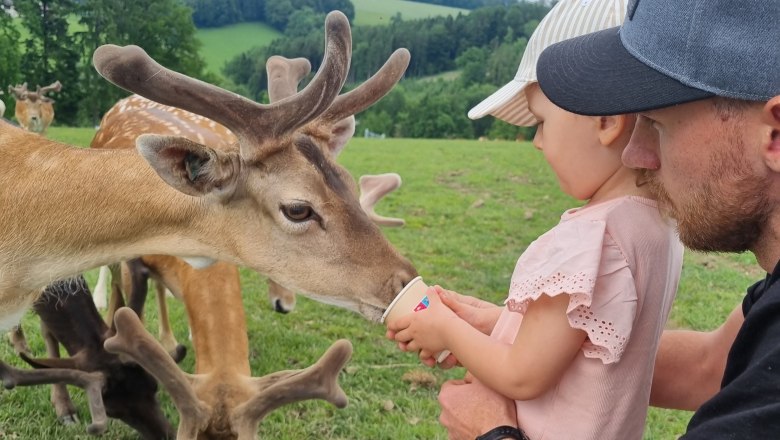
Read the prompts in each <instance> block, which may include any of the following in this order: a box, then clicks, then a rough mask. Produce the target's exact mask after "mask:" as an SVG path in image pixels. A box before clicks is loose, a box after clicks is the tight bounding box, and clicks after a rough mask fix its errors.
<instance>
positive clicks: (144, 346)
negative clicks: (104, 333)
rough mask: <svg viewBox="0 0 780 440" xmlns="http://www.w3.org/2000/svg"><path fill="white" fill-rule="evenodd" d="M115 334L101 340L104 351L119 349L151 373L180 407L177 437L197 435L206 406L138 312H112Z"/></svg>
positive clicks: (116, 350) (127, 310)
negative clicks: (144, 324) (151, 333)
mask: <svg viewBox="0 0 780 440" xmlns="http://www.w3.org/2000/svg"><path fill="white" fill-rule="evenodd" d="M114 325H115V326H116V335H114V336H112V337H111V338H109V339H107V340H106V342H105V343H104V344H103V345H104V347H105V349H106V351H108V352H111V353H122V354H125V355H128V356H130V357H132V358H133V360H135V361H136V362H137V363H138V364H139V365H141V366H142V367H143V368H144V369H145V370H146V371H148V372H149V373H150V374H151V375H152V376H154V377H155V378H156V379H157V380H158V381H159V382H160V383H161V384H162V386H163V387H165V389H166V390H167V391H168V393H169V394H170V396H171V400H173V404H174V405H175V406H176V409H177V410H178V411H179V415H180V419H179V429H178V433H177V435H176V438H178V439H180V440H184V439H194V438H197V435H198V432H201V431H202V430H203V429H204V428H205V426H206V424H207V423H208V413H209V410H208V408H207V407H206V405H205V404H204V403H203V402H202V401H201V400H200V399H198V397H197V395H196V394H195V390H194V389H193V388H192V384H191V383H192V379H191V377H190V375H188V374H186V373H184V372H183V371H181V369H179V367H178V366H177V365H176V363H175V362H174V361H173V359H171V356H170V355H169V354H168V353H167V352H166V351H165V349H164V348H163V347H162V346H161V345H160V343H159V342H157V340H155V339H154V338H153V337H152V335H150V334H149V332H147V331H146V329H145V328H144V326H143V324H142V323H141V320H140V319H138V315H136V314H135V312H134V311H133V310H132V309H130V308H129V307H122V308H120V309H119V310H117V311H116V313H115V314H114Z"/></svg>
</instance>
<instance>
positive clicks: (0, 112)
mask: <svg viewBox="0 0 780 440" xmlns="http://www.w3.org/2000/svg"><path fill="white" fill-rule="evenodd" d="M2 94H3V91H2V90H0V95H2ZM4 114H5V103H4V102H3V100H2V99H0V118H2V117H3V115H4Z"/></svg>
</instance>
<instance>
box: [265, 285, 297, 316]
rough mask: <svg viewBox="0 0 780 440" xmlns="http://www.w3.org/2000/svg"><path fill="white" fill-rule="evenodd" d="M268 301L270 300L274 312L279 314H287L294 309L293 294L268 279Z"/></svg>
mask: <svg viewBox="0 0 780 440" xmlns="http://www.w3.org/2000/svg"><path fill="white" fill-rule="evenodd" d="M268 299H270V300H271V305H272V306H273V308H274V310H276V311H277V312H279V313H289V312H292V311H293V309H295V292H293V291H292V290H288V289H286V288H284V287H282V286H281V285H279V284H277V283H276V282H275V281H274V280H272V279H270V278H269V279H268Z"/></svg>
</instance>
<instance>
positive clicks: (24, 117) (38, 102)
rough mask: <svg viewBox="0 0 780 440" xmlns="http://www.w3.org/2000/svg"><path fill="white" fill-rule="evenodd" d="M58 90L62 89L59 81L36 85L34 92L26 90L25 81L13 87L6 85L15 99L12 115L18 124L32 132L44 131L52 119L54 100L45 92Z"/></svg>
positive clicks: (42, 132)
mask: <svg viewBox="0 0 780 440" xmlns="http://www.w3.org/2000/svg"><path fill="white" fill-rule="evenodd" d="M60 90H62V84H61V83H60V82H59V81H55V82H53V83H51V84H49V85H48V86H46V87H41V86H37V87H36V89H35V92H31V91H29V90H27V83H23V84H20V85H17V86H15V87H11V86H8V91H9V92H10V93H12V94H13V95H14V98H15V99H16V107H15V108H14V116H15V117H16V121H17V122H18V123H19V125H20V126H21V127H22V128H23V129H25V130H27V131H31V132H33V133H38V134H44V133H46V129H47V128H49V125H50V124H51V122H52V121H53V120H54V105H53V104H54V100H53V99H51V98H50V97H48V96H46V94H47V93H50V92H59V91H60ZM0 116H1V115H0Z"/></svg>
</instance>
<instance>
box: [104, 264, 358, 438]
mask: <svg viewBox="0 0 780 440" xmlns="http://www.w3.org/2000/svg"><path fill="white" fill-rule="evenodd" d="M128 263H129V266H130V267H131V269H130V272H131V273H132V276H131V277H130V278H131V279H132V282H131V283H130V287H129V288H130V291H131V293H130V298H131V304H143V302H144V301H145V297H146V295H147V285H148V284H147V279H146V278H145V277H148V276H149V274H151V273H157V274H164V282H165V283H166V284H167V285H170V286H176V289H177V290H179V291H180V292H181V296H182V301H183V302H184V305H185V308H186V311H187V316H188V319H189V322H190V326H191V329H192V346H193V349H194V351H195V371H194V373H193V374H187V373H185V372H184V371H182V370H181V369H180V368H179V367H178V366H177V365H176V364H175V362H174V361H173V360H172V359H171V357H170V355H169V353H168V352H167V350H165V348H164V347H163V346H162V345H160V343H159V342H158V341H156V340H155V339H154V338H153V337H152V336H151V335H150V334H149V333H148V332H147V331H145V329H144V328H143V327H142V324H141V323H140V319H139V318H138V316H137V315H136V314H129V313H128V314H127V321H128V324H131V325H132V327H133V330H132V332H129V333H128V334H127V335H128V336H127V337H126V338H125V340H126V341H127V342H123V343H122V344H121V345H122V348H116V347H114V346H111V347H109V344H107V346H106V347H107V349H109V350H110V351H116V352H118V353H123V354H125V355H128V356H130V357H132V358H134V359H137V361H138V362H140V363H141V364H142V365H143V366H144V368H146V369H147V371H149V372H150V373H152V374H153V375H155V376H156V377H157V378H158V379H159V381H160V383H161V384H163V386H165V387H166V388H167V390H168V393H169V394H170V396H171V399H172V400H173V402H174V404H175V406H176V408H177V409H178V410H179V414H180V416H181V417H180V420H181V421H180V424H179V430H178V434H177V437H176V438H177V439H179V440H186V439H196V438H198V439H201V438H203V439H205V438H208V439H212V440H228V439H230V440H235V439H239V440H249V439H254V438H256V436H257V427H258V424H259V423H260V421H261V420H262V419H263V417H265V415H266V414H267V413H268V412H270V411H271V410H272V409H274V408H277V407H278V406H281V405H282V404H286V403H291V402H294V401H298V400H304V399H310V398H320V399H324V400H326V401H328V402H330V403H332V404H333V405H335V406H336V407H339V408H342V407H344V406H346V404H347V397H346V394H345V393H344V392H343V390H342V389H341V388H340V387H339V386H338V383H337V377H338V373H339V372H340V370H341V369H342V368H343V366H344V365H345V364H346V362H347V361H348V360H349V358H350V356H351V352H352V346H351V344H350V343H349V342H348V341H346V340H340V341H337V342H335V343H334V344H333V345H332V346H331V348H330V349H329V350H328V351H327V352H326V354H325V355H323V357H322V358H321V359H320V361H319V362H317V363H316V364H315V365H314V366H313V367H310V368H309V369H307V370H304V371H297V372H295V371H288V372H277V373H272V374H271V375H268V376H263V377H261V378H254V377H252V374H251V369H250V365H249V337H248V334H247V326H246V316H245V313H244V309H243V307H242V297H241V283H240V281H239V277H238V268H237V267H236V266H235V265H231V264H229V263H224V262H217V263H215V264H213V265H211V266H209V267H206V268H202V269H195V268H194V267H192V266H190V265H189V264H187V263H186V262H185V261H184V260H182V259H180V258H176V257H172V256H166V255H155V256H144V257H143V258H141V259H138V260H131V261H130V262H128ZM215 289H216V290H217V291H218V292H219V294H218V295H217V294H215V293H216V292H215ZM132 307H133V306H132V305H131V309H130V310H132ZM125 309H127V308H126V307H124V308H120V309H119V310H118V311H117V316H116V317H115V321H114V322H115V325H116V326H117V328H118V329H119V330H120V332H121V330H122V327H123V326H124V325H125V324H124V323H121V322H117V321H118V320H119V319H120V316H121V315H120V313H121V312H122V310H125ZM130 341H143V342H137V343H139V344H142V345H143V346H146V347H147V348H146V349H144V350H143V352H141V349H138V348H136V349H131V348H127V347H126V345H127V344H130ZM133 343H136V342H133ZM282 382H284V383H285V385H284V386H283V387H282V386H281V383H282ZM169 384H174V385H173V386H171V385H169Z"/></svg>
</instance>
